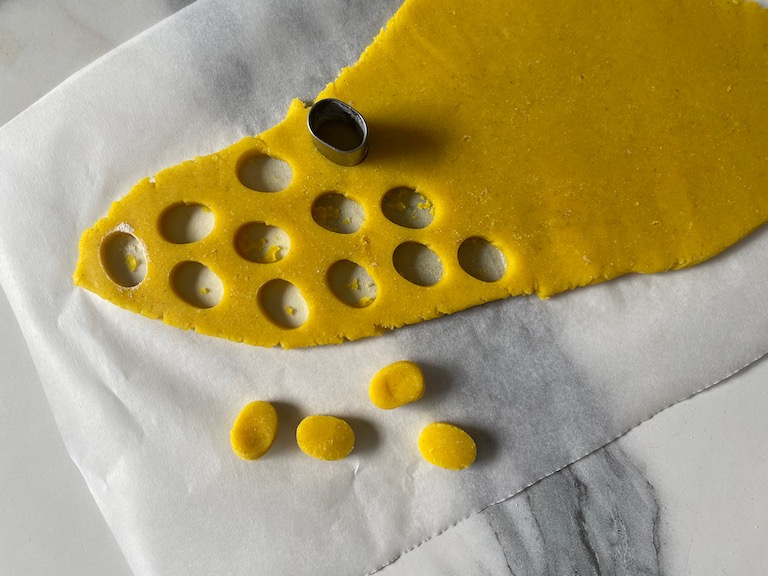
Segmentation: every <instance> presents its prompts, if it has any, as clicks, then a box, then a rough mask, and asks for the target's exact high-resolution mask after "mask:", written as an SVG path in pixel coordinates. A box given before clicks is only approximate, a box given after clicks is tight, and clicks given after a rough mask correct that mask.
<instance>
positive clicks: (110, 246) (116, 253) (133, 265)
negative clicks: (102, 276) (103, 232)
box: [101, 232, 147, 288]
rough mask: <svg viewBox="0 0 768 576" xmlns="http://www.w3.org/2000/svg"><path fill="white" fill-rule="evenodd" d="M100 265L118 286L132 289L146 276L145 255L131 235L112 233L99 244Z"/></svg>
mask: <svg viewBox="0 0 768 576" xmlns="http://www.w3.org/2000/svg"><path fill="white" fill-rule="evenodd" d="M101 264H102V266H103V267H104V271H105V272H106V273H107V276H109V279H110V280H112V282H114V283H115V284H117V285H118V286H122V287H123V288H133V287H134V286H138V285H139V284H140V283H141V281H142V280H144V278H145V277H146V276H147V253H146V250H145V249H144V245H143V244H142V243H141V242H140V241H139V239H138V238H136V236H134V235H133V234H128V233H127V232H113V233H112V234H110V235H109V236H107V237H106V238H104V240H103V241H102V243H101Z"/></svg>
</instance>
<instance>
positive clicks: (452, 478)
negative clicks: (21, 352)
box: [0, 0, 768, 575]
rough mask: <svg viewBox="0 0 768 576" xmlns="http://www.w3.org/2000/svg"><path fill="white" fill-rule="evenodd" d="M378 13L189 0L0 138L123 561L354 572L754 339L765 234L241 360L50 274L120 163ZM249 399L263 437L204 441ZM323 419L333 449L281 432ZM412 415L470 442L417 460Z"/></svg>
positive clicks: (23, 237) (43, 352) (126, 166)
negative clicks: (709, 252) (406, 377)
mask: <svg viewBox="0 0 768 576" xmlns="http://www.w3.org/2000/svg"><path fill="white" fill-rule="evenodd" d="M397 5H398V2H397V1H395V0H384V1H377V2H370V1H360V2H348V3H340V2H331V3H318V2H313V1H311V0H294V1H291V2H286V1H284V0H282V1H277V0H274V1H273V0H267V1H262V2H258V3H254V2H248V1H246V0H233V1H229V2H216V1H208V0H199V1H198V2H196V3H195V4H194V5H192V6H190V7H189V8H187V9H185V10H183V11H181V12H180V13H178V14H177V15H175V16H174V17H172V18H170V19H169V20H167V21H165V22H163V23H161V24H160V25H158V26H156V27H155V28H153V29H151V30H150V31H148V32H147V33H145V34H142V35H141V36H139V37H137V38H136V39H134V40H133V41H131V42H129V43H128V44H126V45H124V46H122V47H120V48H119V49H117V50H115V51H113V52H112V53H110V54H109V55H107V56H106V57H104V58H102V59H101V60H100V61H98V62H97V63H95V64H94V65H92V66H90V67H89V68H87V69H86V70H84V71H83V72H81V73H79V74H77V75H76V76H75V77H73V78H71V79H70V80H69V81H67V82H66V83H65V84H63V85H62V86H60V87H59V88H58V89H56V90H55V91H53V92H52V93H51V94H49V95H48V96H47V97H46V98H44V99H43V100H42V101H40V102H39V103H38V104H37V105H35V106H33V107H32V108H31V109H29V110H27V111H26V112H25V113H23V114H22V115H21V116H19V117H17V118H16V119H15V120H14V121H12V122H11V123H9V124H8V125H6V126H5V127H4V128H3V129H2V130H0V190H2V194H0V274H1V275H0V278H1V279H2V285H3V288H4V290H5V291H6V293H7V295H8V297H9V300H10V301H11V303H12V306H13V307H14V311H15V313H16V314H17V316H18V319H19V322H20V324H21V326H22V328H23V331H24V334H25V337H26V339H27V342H28V343H29V346H30V349H31V351H32V353H33V356H34V359H35V362H36V364H37V367H38V370H39V372H40V375H41V378H42V381H43V383H44V386H45V390H46V393H47V395H48V398H49V401H50V403H51V406H52V409H53V411H54V415H55V417H56V420H57V423H58V425H59V426H60V429H61V432H62V435H63V437H64V440H65V442H66V444H67V447H68V449H69V450H70V453H71V455H72V458H73V459H74V460H75V462H76V463H77V465H78V466H79V467H80V469H81V470H82V473H83V475H84V477H85V479H86V481H87V482H88V485H89V487H90V489H91V490H92V492H93V495H94V497H95V499H96V501H97V502H98V504H99V506H100V508H101V510H102V511H103V513H104V515H105V517H106V519H107V521H108V523H109V525H110V527H111V528H112V530H113V531H114V533H115V535H116V538H117V540H118V542H119V543H120V545H121V546H122V549H123V551H124V552H125V555H126V557H127V559H128V561H129V563H130V564H131V566H132V568H133V569H134V571H135V572H136V573H137V574H142V575H152V574H190V575H191V574H200V575H210V574H225V573H226V574H291V575H294V574H334V575H338V574H363V573H367V572H370V571H374V570H376V569H377V568H378V567H380V566H382V565H384V564H386V563H388V562H391V561H393V560H395V559H396V558H397V557H398V556H399V555H400V554H402V553H403V552H404V551H406V550H408V549H410V548H412V547H414V546H416V545H418V544H419V543H420V542H422V541H424V540H425V539H428V538H429V537H431V536H433V535H434V534H436V533H438V532H440V531H442V530H444V529H445V528H447V527H448V526H450V525H452V524H454V523H456V522H458V521H460V520H461V519H463V518H466V517H467V516H468V515H471V514H473V513H474V512H477V511H478V510H480V509H482V508H484V507H485V506H488V505H489V504H491V503H494V502H498V501H500V500H502V499H505V498H507V497H509V496H510V495H512V494H514V493H516V492H518V491H520V490H521V489H523V488H525V487H527V486H529V485H530V484H532V483H533V482H536V481H537V480H539V479H540V478H542V477H544V476H546V475H548V474H551V473H552V472H554V471H556V470H558V469H559V468H561V467H563V466H565V465H567V464H568V463H570V462H572V461H574V460H576V459H578V458H580V457H582V456H584V455H585V454H587V453H589V452H591V451H593V450H595V449H596V448H598V447H600V446H602V445H604V444H605V443H606V442H608V441H610V440H612V439H614V438H615V437H617V436H618V435H620V434H622V433H623V432H625V431H626V430H628V429H629V428H631V427H632V426H635V425H637V424H638V423H640V422H642V421H643V420H645V419H647V418H649V417H650V416H651V415H653V414H654V413H656V412H658V411H659V410H662V409H663V408H665V407H667V406H669V405H670V404H672V403H674V402H676V401H679V400H681V399H683V398H686V397H688V396H690V395H691V394H694V393H696V392H697V391H699V390H701V389H703V388H705V387H707V386H710V385H712V384H715V383H717V382H719V381H721V380H722V379H723V378H726V377H727V376H728V375H730V374H732V373H734V372H735V371H737V370H739V369H740V368H742V367H744V366H745V365H747V364H749V363H750V362H752V361H754V360H755V359H757V358H759V357H760V356H761V355H762V354H764V353H765V352H766V350H768V311H767V310H766V306H765V302H768V283H767V282H766V278H767V277H768V230H766V229H762V230H761V231H758V232H757V233H755V234H753V235H752V236H751V237H750V238H748V239H747V240H746V241H744V242H742V243H741V244H739V245H738V246H737V247H735V248H733V249H731V250H729V251H728V252H727V253H725V254H724V255H722V256H721V257H718V258H716V259H714V260H713V261H710V262H709V263H706V264H704V265H700V266H698V267H695V268H692V269H689V270H685V271H681V272H674V273H665V274H658V275H654V276H632V277H626V278H623V279H620V280H617V281H613V282H610V283H606V284H603V285H599V286H595V287H590V288H584V289H579V290H576V291H573V292H571V293H568V294H564V295H561V296H557V297H554V298H552V299H550V300H547V301H541V300H538V299H537V298H535V297H534V298H516V299H508V300H506V301H502V302H496V303H493V304H489V305H486V306H482V307H477V308H474V309H472V310H469V311H466V312H462V313H459V314H455V315H452V316H448V317H444V318H442V319H438V320H433V321H430V322H426V323H422V324H420V325H417V326H412V327H408V328H403V329H400V330H397V331H395V332H393V333H390V334H387V335H385V336H382V337H378V338H372V339H367V340H363V341H359V342H354V343H347V344H344V345H341V346H332V347H321V348H315V349H305V350H290V351H285V350H280V349H261V348H256V347H249V346H245V345H240V344H235V343H231V342H226V341H222V340H217V339H213V338H208V337H204V336H200V335H197V334H195V333H193V332H183V331H181V330H178V329H175V328H171V327H169V326H166V325H164V324H162V323H161V322H158V321H151V320H148V319H146V318H143V317H140V316H137V315H134V314H131V313H129V312H126V311H124V310H122V309H119V308H117V307H115V306H113V305H111V304H109V303H107V302H105V301H103V300H101V299H99V298H98V297H97V296H94V295H93V294H90V293H87V292H85V291H83V290H80V289H77V288H75V287H74V286H73V285H72V282H71V274H72V272H73V269H74V265H75V262H76V258H77V241H78V238H79V235H80V233H81V232H82V230H83V229H85V228H86V227H88V226H90V225H91V224H92V223H93V222H95V220H96V219H97V218H98V217H100V216H102V215H103V214H105V213H106V211H107V209H108V207H109V205H110V203H111V202H112V201H114V200H116V199H118V198H119V197H121V196H122V195H123V194H124V193H125V192H127V191H128V189H129V188H130V186H131V185H132V184H133V183H134V182H135V181H137V180H138V179H140V178H141V177H143V176H146V175H150V174H154V173H155V172H157V171H158V170H160V169H161V168H163V167H165V166H169V165H172V164H175V163H178V162H180V161H182V160H185V159H188V158H191V157H193V156H195V155H203V154H207V153H210V152H213V151H215V150H217V149H220V148H222V147H224V146H226V145H228V144H230V143H232V142H234V141H236V140H237V139H239V138H241V137H242V136H245V135H247V134H253V133H257V132H259V131H262V130H264V129H266V128H268V127H270V126H271V125H272V124H274V123H275V122H277V121H279V120H280V119H281V117H282V115H283V114H284V113H285V111H286V109H287V106H288V103H289V101H290V99H291V98H292V97H296V96H297V97H301V98H305V99H307V100H311V99H312V98H313V96H314V94H316V93H317V92H318V91H319V90H320V89H321V88H322V87H323V86H324V85H325V84H326V83H327V82H329V81H331V80H332V79H333V78H334V77H335V75H336V73H337V71H338V70H339V69H340V68H341V67H342V66H344V65H349V64H352V63H353V62H354V61H355V59H356V58H357V56H358V55H359V53H360V52H361V51H362V50H363V48H364V47H365V46H366V45H367V44H368V43H369V42H370V41H371V40H372V38H373V37H374V35H375V34H376V33H377V31H378V30H379V28H380V27H381V26H383V25H384V24H385V22H386V20H387V19H388V17H389V16H391V14H392V13H394V11H395V10H396V8H397ZM403 358H408V359H412V360H415V361H417V362H420V363H421V364H422V365H423V366H424V367H425V370H426V374H427V385H428V391H427V394H426V396H425V397H424V399H422V400H421V401H419V402H418V403H416V404H413V405H410V406H407V407H405V408H402V409H399V410H396V411H394V412H382V411H379V410H378V409H376V408H374V407H373V406H372V405H371V404H370V402H369V401H368V399H367V393H366V390H367V383H368V381H369V379H370V377H371V376H372V375H373V374H374V373H375V372H376V371H377V370H378V369H379V368H381V367H382V366H384V365H385V364H387V363H389V362H392V361H395V360H399V359H403ZM254 399H264V400H268V401H271V402H273V403H274V404H275V405H276V407H277V409H278V412H279V415H280V417H281V424H280V428H279V435H278V439H277V441H276V444H275V446H274V447H273V448H272V450H271V451H270V452H269V453H268V455H267V456H266V457H264V458H263V459H262V460H260V461H257V462H253V463H246V462H243V461H241V460H239V459H237V458H236V457H235V455H234V454H233V453H232V451H231V449H230V447H229V437H228V433H229V428H230V426H231V423H232V421H233V420H234V417H235V416H236V414H237V412H238V410H239V409H240V408H241V407H242V406H243V405H244V404H245V403H247V402H249V401H251V400H254ZM314 413H326V414H334V415H337V416H340V417H344V418H346V419H347V420H348V421H349V422H350V424H351V425H352V426H353V428H354V429H355V432H356V434H357V438H358V440H357V446H356V448H355V451H354V452H353V453H352V455H351V456H350V457H348V458H347V459H345V460H343V461H340V462H336V463H327V462H319V461H314V460H312V459H310V458H308V457H306V456H304V455H303V454H302V453H301V452H300V451H299V450H298V448H297V447H296V445H295V441H294V438H293V432H294V430H295V426H296V424H297V423H298V421H299V420H300V419H301V418H302V417H303V416H305V415H309V414H314ZM435 420H445V421H451V422H454V423H456V424H459V425H461V426H463V427H465V429H467V430H468V431H469V432H471V433H472V435H473V436H474V437H475V439H476V440H477V442H478V461H477V462H476V464H475V465H474V466H473V467H471V468H470V469H468V470H466V471H464V472H461V473H456V472H448V471H444V470H441V469H438V468H434V467H432V466H430V465H429V464H427V463H425V462H424V461H423V460H422V459H421V457H420V456H419V454H418V451H417V447H416V439H417V436H418V433H419V431H420V430H421V428H422V427H423V426H424V425H426V424H427V423H429V422H431V421H435Z"/></svg>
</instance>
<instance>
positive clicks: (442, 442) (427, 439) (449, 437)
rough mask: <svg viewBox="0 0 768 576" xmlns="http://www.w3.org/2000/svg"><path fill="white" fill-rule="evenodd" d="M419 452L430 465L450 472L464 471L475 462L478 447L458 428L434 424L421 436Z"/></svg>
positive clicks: (446, 424)
mask: <svg viewBox="0 0 768 576" xmlns="http://www.w3.org/2000/svg"><path fill="white" fill-rule="evenodd" d="M419 452H421V455H422V456H423V457H424V460H426V461H427V462H429V463H430V464H434V465H435V466H439V467H440V468H446V469H448V470H463V469H464V468H467V467H469V466H470V465H471V464H472V463H473V462H474V461H475V457H476V456H477V446H476V445H475V441H474V440H472V437H471V436H470V435H469V434H467V433H466V432H464V430H462V429H461V428H459V427H458V426H454V425H453V424H448V423H446V422H433V423H432V424H429V425H428V426H426V427H425V428H424V430H422V431H421V434H420V435H419Z"/></svg>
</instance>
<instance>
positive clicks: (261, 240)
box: [235, 222, 291, 264]
mask: <svg viewBox="0 0 768 576" xmlns="http://www.w3.org/2000/svg"><path fill="white" fill-rule="evenodd" d="M290 249H291V238H290V237H289V236H288V234H287V233H286V232H285V231H284V230H282V229H281V228H278V227H277V226H270V225H269V224H264V222H250V223H248V224H245V225H243V226H242V227H241V228H240V230H238V231H237V234H235V250H237V253H238V254H240V256H242V257H243V258H245V259H246V260H249V261H251V262H258V263H259V264H270V263H272V262H278V261H280V260H282V259H283V258H285V257H286V256H287V255H288V252H289V251H290Z"/></svg>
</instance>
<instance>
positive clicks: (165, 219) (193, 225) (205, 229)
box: [160, 204, 216, 244]
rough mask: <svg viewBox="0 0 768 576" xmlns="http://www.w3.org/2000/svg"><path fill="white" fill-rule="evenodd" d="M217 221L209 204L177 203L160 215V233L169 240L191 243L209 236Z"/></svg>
mask: <svg viewBox="0 0 768 576" xmlns="http://www.w3.org/2000/svg"><path fill="white" fill-rule="evenodd" d="M215 223H216V218H215V217H214V215H213V212H212V211H211V209H210V208H208V206H204V205H202V204H175V205H173V206H171V207H170V208H168V209H167V210H166V211H165V212H163V214H162V215H161V216H160V233H161V234H162V235H163V238H165V239H166V240H168V242H172V243H174V244H190V243H192V242H197V241H199V240H202V239H203V238H205V237H206V236H208V234H210V233H211V230H213V226H214V224H215Z"/></svg>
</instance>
